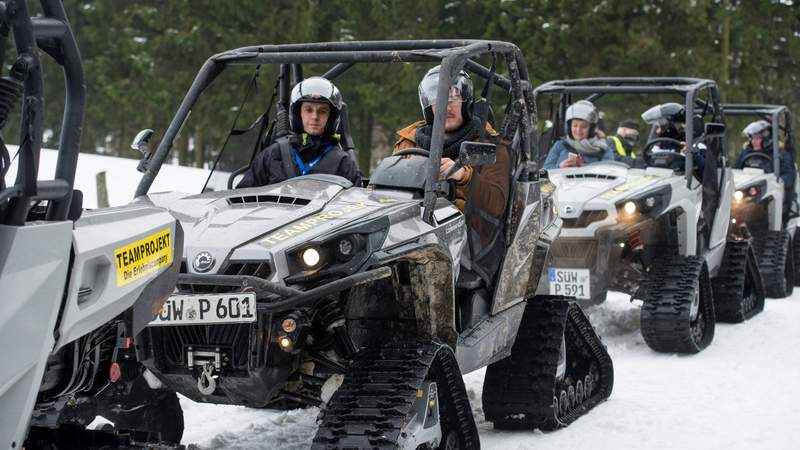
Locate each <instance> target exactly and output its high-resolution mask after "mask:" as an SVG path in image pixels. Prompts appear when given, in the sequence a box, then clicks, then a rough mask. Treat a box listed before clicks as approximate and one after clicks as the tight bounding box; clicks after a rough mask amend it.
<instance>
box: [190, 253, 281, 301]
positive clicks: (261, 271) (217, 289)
mask: <svg viewBox="0 0 800 450" xmlns="http://www.w3.org/2000/svg"><path fill="white" fill-rule="evenodd" d="M181 272H184V273H185V272H186V267H185V266H183V265H182V266H181ZM221 274H222V275H250V276H253V277H258V278H261V279H265V280H266V279H267V278H269V276H270V275H271V274H272V267H271V266H270V265H269V262H267V261H229V262H228V265H227V266H226V267H225V269H224V270H223V271H222V272H221ZM232 290H235V288H233V287H231V286H208V285H204V286H203V285H191V284H179V285H178V291H179V292H180V293H181V294H219V293H224V292H231V291H232Z"/></svg>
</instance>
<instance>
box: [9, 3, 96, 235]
mask: <svg viewBox="0 0 800 450" xmlns="http://www.w3.org/2000/svg"><path fill="white" fill-rule="evenodd" d="M40 4H41V9H42V16H38V17H31V16H30V12H29V10H28V5H27V2H26V1H25V0H6V1H4V2H2V3H0V20H2V21H3V23H4V25H7V26H8V27H9V28H10V29H11V31H12V33H13V36H14V44H15V46H16V52H17V59H16V62H15V67H18V68H20V69H22V71H23V76H24V89H23V93H22V114H21V124H20V139H19V142H20V145H19V151H18V159H19V162H18V170H17V177H16V181H15V182H14V185H13V186H9V187H8V188H6V189H4V190H3V191H2V192H0V205H2V206H6V205H5V202H6V201H8V205H7V208H0V214H1V215H0V223H3V224H6V225H16V226H20V225H24V224H25V221H26V220H27V218H28V214H29V212H30V210H31V207H32V204H33V202H37V201H40V200H46V201H48V207H47V212H46V215H45V219H46V220H50V221H59V220H66V219H68V218H70V210H71V208H72V207H73V205H72V200H73V186H74V184H75V170H76V168H77V164H78V154H79V152H80V140H81V131H82V128H83V119H84V111H85V105H86V81H85V79H84V74H83V65H82V62H81V56H80V52H79V51H78V45H77V43H76V42H75V36H74V35H73V33H72V29H71V27H70V24H69V21H68V19H67V16H66V13H65V11H64V5H63V4H62V2H61V0H40ZM5 44H6V36H2V37H0V45H2V51H0V52H2V53H0V55H2V56H0V64H5V58H4V57H5V54H4V52H5ZM37 50H42V51H44V52H45V53H47V54H48V55H50V56H51V57H52V58H53V59H54V60H55V61H56V63H58V64H59V65H61V66H62V67H63V71H64V81H65V87H66V98H65V102H64V104H65V106H64V114H63V117H62V126H61V136H60V139H59V145H58V161H57V164H56V171H55V179H53V180H41V181H37V175H38V171H39V157H40V154H41V149H42V134H43V124H42V117H43V105H44V98H43V87H42V68H41V63H40V61H39V56H38V52H37ZM79 206H80V205H75V207H79ZM72 218H73V219H74V218H75V217H72Z"/></svg>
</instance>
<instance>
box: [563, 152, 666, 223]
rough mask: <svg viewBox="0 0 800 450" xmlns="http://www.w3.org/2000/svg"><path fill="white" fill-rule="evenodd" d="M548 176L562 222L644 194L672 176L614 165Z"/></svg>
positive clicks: (588, 167) (590, 166) (592, 166)
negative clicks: (554, 188)
mask: <svg viewBox="0 0 800 450" xmlns="http://www.w3.org/2000/svg"><path fill="white" fill-rule="evenodd" d="M548 175H549V178H550V181H551V182H552V183H553V184H554V185H555V186H556V190H555V195H554V199H555V202H556V206H557V208H558V214H559V216H561V217H563V218H576V217H578V216H580V215H581V213H582V212H583V211H584V210H593V209H606V206H607V205H608V204H613V203H616V202H618V201H620V200H622V199H623V198H626V197H629V196H631V195H632V194H636V193H639V192H644V191H647V190H649V189H650V188H652V187H654V186H655V185H656V184H658V183H659V181H661V180H663V179H665V178H667V177H672V176H675V175H674V172H673V171H672V170H668V169H659V168H647V169H629V168H627V167H625V166H623V165H620V164H615V163H612V164H607V163H595V164H590V165H588V166H584V167H580V168H571V169H554V170H550V171H548Z"/></svg>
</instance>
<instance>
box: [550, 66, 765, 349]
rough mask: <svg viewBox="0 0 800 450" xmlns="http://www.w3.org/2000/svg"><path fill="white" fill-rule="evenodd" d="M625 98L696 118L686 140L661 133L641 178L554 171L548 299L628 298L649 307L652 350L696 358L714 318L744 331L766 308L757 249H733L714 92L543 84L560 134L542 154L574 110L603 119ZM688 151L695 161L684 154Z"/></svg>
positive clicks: (742, 244)
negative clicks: (557, 226)
mask: <svg viewBox="0 0 800 450" xmlns="http://www.w3.org/2000/svg"><path fill="white" fill-rule="evenodd" d="M611 94H614V95H611ZM620 94H631V95H638V96H639V97H641V96H642V94H647V95H648V96H649V95H651V94H656V95H659V97H658V98H659V99H663V98H665V97H666V95H669V96H671V98H672V99H675V98H676V97H677V98H679V101H680V104H681V105H683V106H684V108H685V115H684V118H688V120H685V119H684V122H685V128H684V129H683V131H684V132H685V137H684V140H682V141H679V140H676V139H670V138H666V137H657V135H656V130H655V127H653V129H651V130H650V135H649V139H648V141H647V143H646V144H645V145H644V147H643V148H642V149H641V150H640V151H638V152H637V153H639V154H640V158H642V160H643V161H642V160H637V163H636V164H635V166H642V168H630V167H629V166H628V165H627V164H625V163H621V162H615V161H604V162H597V163H594V164H589V165H585V166H583V167H579V168H568V169H553V170H550V171H549V178H550V181H551V182H552V183H553V184H554V185H555V187H556V190H555V197H554V199H555V208H556V209H557V212H558V215H559V216H560V217H561V219H562V220H563V227H562V230H561V234H560V235H559V237H558V239H557V240H556V241H555V242H554V243H553V245H552V248H551V253H552V259H551V260H550V261H548V264H549V265H550V267H549V280H548V281H549V290H550V293H551V294H554V295H572V296H575V297H577V298H579V299H583V300H585V301H587V302H589V303H600V302H603V301H605V298H606V293H607V291H608V290H616V291H622V292H625V293H628V294H630V295H631V296H632V299H636V300H640V301H641V302H642V309H641V329H642V334H643V336H644V338H645V341H646V342H647V344H648V345H649V346H650V347H651V348H653V349H654V350H656V351H660V352H679V353H696V352H699V351H701V350H702V349H704V348H705V347H706V346H708V345H709V344H710V343H711V341H712V339H713V336H714V326H715V320H716V319H715V309H716V310H719V311H725V312H726V313H725V315H724V316H723V317H721V319H725V320H729V321H741V320H744V319H745V318H747V317H749V316H751V315H753V314H756V313H757V312H759V311H760V310H761V309H763V301H764V294H763V284H762V281H761V277H760V276H759V274H758V267H757V265H756V261H755V254H754V251H753V249H752V248H751V245H750V242H749V241H748V240H737V241H735V240H729V239H728V225H729V224H730V208H731V202H732V200H733V193H734V187H733V174H732V173H731V170H730V169H728V168H726V164H725V156H726V152H725V142H724V130H725V123H724V120H725V118H724V116H723V114H722V108H721V105H720V103H719V91H718V88H717V84H716V83H715V82H714V81H711V80H703V79H693V78H594V79H580V80H566V81H553V82H549V83H545V84H543V85H542V86H540V87H539V88H537V89H536V90H535V96H536V97H537V99H538V101H539V103H540V104H542V103H544V104H545V107H544V108H541V107H540V112H542V113H543V115H545V116H546V115H547V111H546V110H547V109H548V108H547V106H546V105H547V102H546V101H545V100H547V99H548V98H550V99H553V100H551V101H550V103H549V105H550V108H549V109H550V117H551V120H552V123H553V124H554V126H553V128H552V131H551V133H552V135H551V136H547V135H545V136H542V139H540V141H539V144H540V145H547V144H548V142H547V141H548V139H547V138H550V139H549V141H550V142H554V141H555V140H556V139H557V138H559V137H561V136H563V134H564V133H565V111H566V109H567V107H568V106H569V105H570V104H572V103H573V102H575V101H577V100H580V99H586V100H590V101H592V102H594V103H595V104H596V105H600V107H601V109H602V108H604V107H605V105H606V103H603V101H605V100H609V104H610V107H614V106H616V107H618V106H619V104H620V103H619V98H620V97H626V95H620ZM615 97H616V99H615ZM612 99H613V100H612ZM654 103H660V101H654ZM625 106H626V107H630V105H628V104H625ZM542 110H544V111H542ZM636 111H637V112H638V111H639V110H636ZM630 114H633V112H630ZM637 115H638V114H637ZM684 142H685V148H687V149H692V150H690V152H689V153H688V154H692V157H684V156H683V155H682V154H681V151H680V148H681V147H682V146H683V145H684ZM670 147H672V148H674V150H672V151H670V150H667V149H669V148H670ZM696 153H699V155H695V154H696ZM642 162H643V163H644V164H641V163H642ZM695 166H698V167H695ZM700 167H702V169H700ZM721 280H724V282H720V281H721ZM729 311H735V312H736V313H735V314H733V313H730V314H729V313H728V312H729Z"/></svg>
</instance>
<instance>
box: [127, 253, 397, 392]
mask: <svg viewBox="0 0 800 450" xmlns="http://www.w3.org/2000/svg"><path fill="white" fill-rule="evenodd" d="M391 274H392V270H391V269H390V268H388V267H380V268H377V269H373V270H368V271H365V272H361V273H357V274H354V275H350V276H348V277H345V278H342V279H339V280H336V281H333V282H330V283H327V284H324V285H322V286H319V287H317V288H314V289H310V290H307V291H300V290H297V289H293V288H288V287H286V286H283V285H278V284H275V283H270V282H267V281H264V280H263V279H261V278H258V277H254V276H246V275H195V274H180V275H179V276H178V286H179V289H180V290H182V291H183V292H192V293H202V292H209V291H213V290H218V289H224V290H225V291H227V292H244V291H249V292H254V293H255V294H256V302H257V303H256V311H257V313H256V315H257V319H256V321H255V322H253V323H232V324H208V325H176V326H159V327H148V328H145V329H144V330H143V332H142V333H140V334H139V335H138V336H137V337H136V344H137V352H138V354H137V356H138V358H139V360H140V361H141V362H142V363H143V364H144V365H145V367H147V368H148V369H150V370H151V371H152V372H153V373H155V374H156V375H157V376H158V377H159V378H160V379H161V380H162V381H163V382H164V383H165V384H166V385H167V387H169V388H170V389H173V390H175V391H177V392H180V393H181V394H183V395H185V396H187V397H189V398H190V399H192V400H194V401H198V402H208V403H219V404H236V405H247V406H253V407H264V406H267V405H268V404H269V403H270V401H272V400H273V399H274V398H275V397H276V396H277V395H278V394H279V392H280V391H281V390H282V389H283V388H284V386H285V384H286V381H287V379H288V378H289V376H290V375H291V374H292V372H294V371H295V370H296V369H297V368H298V366H299V364H300V360H301V358H300V355H298V354H293V353H287V352H285V351H283V350H281V349H280V347H279V346H278V344H277V338H278V328H279V326H280V323H281V322H282V320H283V319H284V318H285V316H286V315H287V314H288V313H290V312H292V311H295V310H297V309H298V308H303V307H309V306H311V305H314V304H315V303H316V302H319V301H323V300H324V299H326V298H329V296H330V295H331V294H336V293H338V292H340V291H343V290H346V289H349V288H351V287H353V286H356V285H359V284H363V283H369V282H372V281H375V280H379V279H382V278H386V277H388V276H390V275H391ZM208 364H210V365H213V366H214V373H215V375H217V376H218V378H217V379H216V380H217V383H216V388H215V389H214V391H213V392H212V393H206V394H204V393H202V392H201V391H200V389H199V388H198V378H199V374H200V371H201V370H202V367H203V366H205V365H208Z"/></svg>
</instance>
